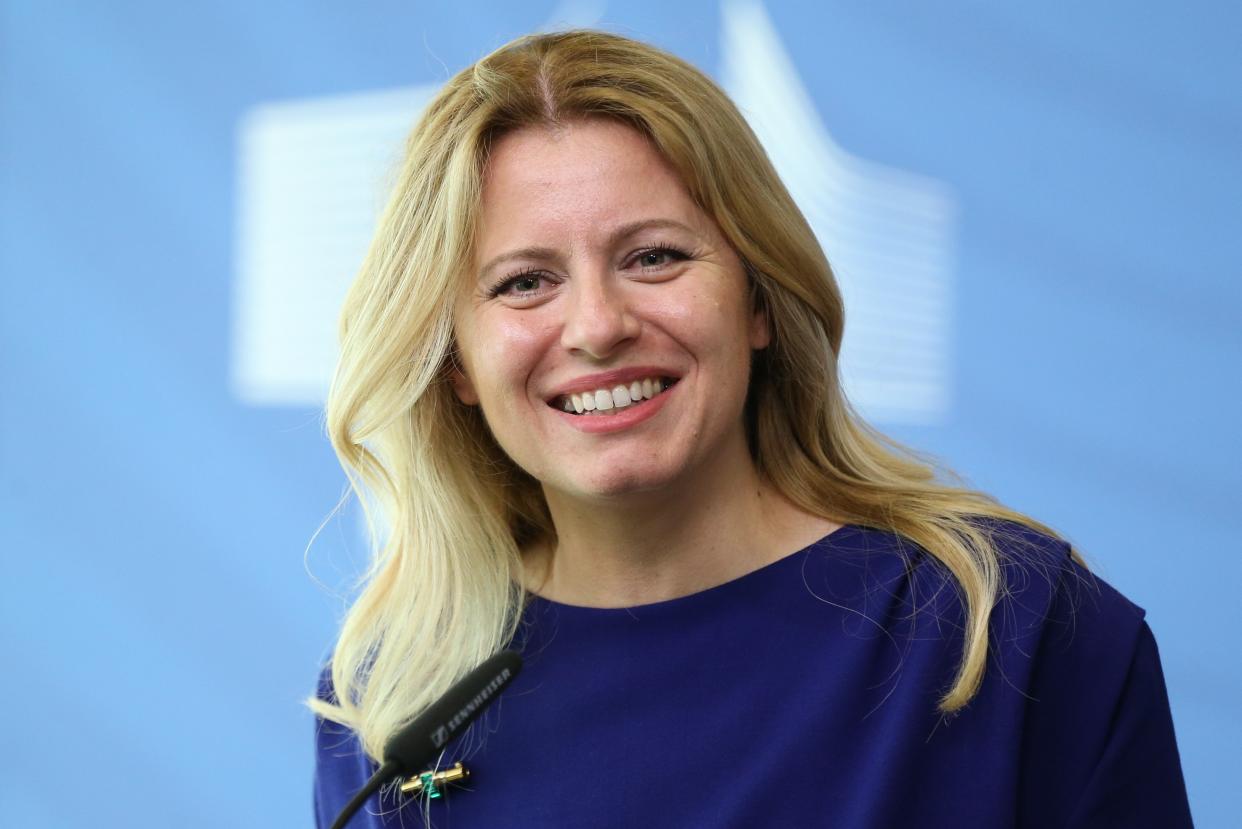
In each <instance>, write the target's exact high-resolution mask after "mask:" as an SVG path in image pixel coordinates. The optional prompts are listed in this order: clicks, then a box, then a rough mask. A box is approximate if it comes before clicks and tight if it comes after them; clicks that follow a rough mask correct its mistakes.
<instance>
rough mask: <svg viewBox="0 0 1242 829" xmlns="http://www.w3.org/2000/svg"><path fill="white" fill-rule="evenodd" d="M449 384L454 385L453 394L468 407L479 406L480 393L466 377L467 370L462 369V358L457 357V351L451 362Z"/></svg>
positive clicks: (454, 352)
mask: <svg viewBox="0 0 1242 829" xmlns="http://www.w3.org/2000/svg"><path fill="white" fill-rule="evenodd" d="M449 382H450V383H452V385H453V393H454V394H456V395H457V399H458V400H460V401H461V402H462V403H465V404H466V405H467V406H477V405H479V393H478V391H477V390H476V389H475V387H474V383H472V382H471V381H470V378H469V377H467V376H466V370H465V369H464V368H462V365H461V358H460V357H459V356H458V355H457V351H456V349H454V351H453V356H452V358H451V359H450V361H449Z"/></svg>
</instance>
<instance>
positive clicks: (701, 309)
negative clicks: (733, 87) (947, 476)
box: [312, 32, 1190, 827]
mask: <svg viewBox="0 0 1242 829" xmlns="http://www.w3.org/2000/svg"><path fill="white" fill-rule="evenodd" d="M843 317H844V314H843V308H842V304H841V297H840V294H839V292H838V290H837V288H836V285H835V283H834V281H833V278H832V272H831V270H830V269H829V266H828V263H827V261H826V260H825V258H824V255H823V253H822V251H821V250H820V248H819V246H818V244H817V242H816V239H815V237H814V235H813V234H812V232H811V229H810V228H809V226H808V225H807V224H806V222H805V221H804V219H803V218H802V216H801V214H800V213H799V211H798V209H797V207H796V206H795V205H794V203H793V202H792V201H791V199H790V197H789V195H788V193H787V192H786V191H785V189H784V187H783V186H782V185H781V183H780V181H779V179H778V177H777V175H776V173H775V172H774V170H773V169H772V167H771V165H770V163H769V162H768V160H767V158H766V156H765V155H764V153H763V151H762V149H761V148H760V146H759V144H758V143H757V142H756V140H755V138H754V136H753V135H752V134H751V132H750V130H749V129H748V128H747V126H746V124H745V122H744V121H743V119H742V118H741V116H740V115H739V114H738V112H737V111H736V109H735V108H734V107H733V106H732V104H731V103H730V102H729V101H728V99H727V98H726V97H725V96H724V94H723V93H722V92H721V91H720V90H719V89H718V88H717V87H716V86H715V85H714V84H712V82H711V81H710V80H708V79H707V78H706V77H704V76H703V75H702V74H701V73H699V72H698V71H697V70H695V69H693V68H692V67H690V66H689V65H687V64H685V63H684V62H682V61H680V60H678V59H677V58H675V57H672V56H670V55H668V54H665V53H663V52H661V51H658V50H656V49H653V48H651V47H649V46H646V45H643V44H639V43H635V42H633V41H630V40H626V39H624V38H620V37H616V36H613V35H608V34H602V33H598V32H568V33H561V34H554V35H544V36H538V37H531V38H525V39H521V40H519V41H516V42H514V43H512V44H509V45H507V46H505V47H503V48H501V49H500V50H498V51H497V52H495V53H493V54H492V55H489V56H488V57H486V58H484V59H483V60H481V61H479V62H478V63H477V64H475V65H474V66H472V67H470V68H469V69H467V70H465V71H463V72H461V73H460V74H458V75H457V76H456V77H454V78H453V79H452V80H451V81H450V82H449V83H448V85H447V86H446V88H445V89H444V90H443V91H442V92H441V93H440V95H439V96H438V97H437V98H436V99H435V100H434V101H433V102H432V103H431V105H430V106H429V108H428V111H427V113H426V114H425V115H424V117H423V119H422V120H421V122H420V123H419V125H418V126H417V127H416V128H415V130H414V132H413V134H412V136H411V138H410V141H409V145H408V148H407V154H406V159H405V164H404V168H403V170H402V173H401V177H400V180H399V183H398V186H397V188H396V193H395V195H394V197H393V200H392V202H391V204H390V205H389V207H388V210H387V212H386V213H385V215H384V218H383V220H382V222H381V226H380V229H379V232H378V235H377V237H376V240H375V242H374V244H373V246H372V249H371V252H370V255H369V257H368V259H367V262H366V264H365V265H364V267H363V269H362V272H361V274H360V275H359V277H358V279H357V281H356V283H355V284H354V286H353V288H352V290H351V292H350V294H349V297H348V299H347V301H346V306H345V310H344V314H343V319H342V346H343V347H342V354H341V361H340V366H339V368H338V372H337V375H336V381H335V383H334V385H333V389H332V394H331V397H330V400H329V405H328V420H329V430H330V433H331V436H332V440H333V444H334V446H335V448H336V450H337V452H338V453H339V455H340V457H341V460H342V463H343V465H344V467H345V468H346V470H347V471H348V472H349V473H350V474H351V477H352V479H353V480H354V483H355V486H356V488H357V489H358V491H359V493H360V494H361V495H364V496H365V497H364V503H368V504H370V513H371V517H372V519H373V520H372V528H373V530H374V536H375V537H376V539H377V544H376V553H375V557H374V563H373V565H372V567H371V569H370V571H369V572H368V573H367V578H366V581H365V588H364V589H363V591H362V592H361V594H360V596H359V597H358V599H357V601H356V603H355V604H354V606H353V608H352V609H351V610H350V612H349V614H348V616H347V617H346V619H345V623H344V626H343V630H342V632H341V636H340V640H339V642H338V644H337V647H336V650H335V652H334V654H333V659H332V664H331V667H330V669H329V670H328V671H326V672H325V675H324V677H323V681H322V682H321V687H320V693H319V695H318V698H317V699H316V700H315V701H313V703H312V704H313V707H314V709H315V711H316V712H317V713H318V714H319V715H320V717H321V720H320V728H319V734H318V741H319V742H318V746H319V754H318V766H317V778H316V801H317V813H318V816H319V820H320V822H321V824H323V825H327V823H328V822H330V821H331V819H332V817H333V816H334V815H335V814H336V813H337V812H338V811H339V809H340V808H341V806H342V805H343V804H344V803H345V801H346V800H348V798H349V797H350V796H351V795H352V794H353V792H354V791H356V790H357V789H359V788H361V787H362V785H363V783H364V782H365V781H366V779H367V778H368V777H369V776H370V774H371V772H372V771H373V770H374V768H375V759H376V758H378V757H379V756H380V755H381V753H382V746H383V744H384V742H385V740H386V739H387V737H388V736H389V735H390V734H392V733H393V732H394V731H395V730H396V729H397V728H398V727H399V726H400V725H401V724H403V723H404V722H406V721H408V720H410V719H411V718H412V717H414V716H415V715H416V714H418V713H419V712H420V711H421V710H422V709H424V708H425V707H426V706H427V705H428V704H430V703H431V702H432V701H434V700H435V699H436V698H437V697H438V696H439V695H440V694H442V693H443V692H444V691H445V689H446V688H448V687H449V685H451V684H452V683H453V682H454V681H455V680H456V679H457V678H459V677H460V676H461V675H462V674H463V673H465V672H466V671H467V670H469V669H470V668H471V667H473V666H474V665H476V664H478V663H479V662H481V661H483V660H484V659H485V658H486V657H488V656H489V655H491V654H492V653H494V652H495V651H497V650H499V649H501V648H503V647H506V646H509V645H512V646H513V647H516V648H518V649H519V650H521V651H522V652H523V653H524V655H525V659H526V667H525V669H524V672H523V674H522V675H521V676H520V677H519V679H518V680H517V681H516V682H515V683H514V685H513V686H512V687H511V688H510V689H509V690H508V691H506V692H505V694H504V695H503V696H502V698H501V700H500V702H499V704H498V705H497V706H496V707H494V708H493V709H492V710H491V711H489V712H488V714H487V715H486V717H485V719H484V721H483V722H482V723H481V724H478V725H476V726H475V727H474V728H473V730H472V731H471V732H470V733H469V734H468V735H467V737H466V739H464V740H462V741H460V742H459V743H458V744H456V745H454V746H452V747H451V748H450V749H449V750H448V751H447V752H446V753H445V755H444V757H442V758H441V762H440V766H441V767H444V766H447V765H449V764H451V763H453V762H454V761H457V760H462V761H464V762H465V763H466V764H467V765H468V766H470V768H471V770H472V776H471V777H470V779H469V781H467V785H466V786H463V787H461V788H459V789H456V790H452V791H450V792H448V793H446V794H445V795H444V796H443V797H441V798H438V799H435V800H432V799H430V798H429V797H426V796H423V797H406V796H404V795H400V794H398V793H396V792H393V791H389V792H387V793H386V794H385V795H384V796H383V797H381V798H380V801H379V805H378V807H376V806H375V805H374V801H373V808H372V809H371V814H368V815H365V816H359V817H358V818H356V819H355V823H354V824H352V825H370V826H381V825H393V826H398V825H418V824H419V821H425V822H427V823H430V824H433V825H436V826H445V827H448V826H632V825H636V824H640V823H641V824H645V825H656V826H765V825H792V826H805V825H826V826H898V825H918V826H949V825H953V826H963V825H965V826H1002V825H1020V826H1032V827H1036V826H1038V827H1047V826H1096V825H1101V826H1102V825H1127V826H1138V825H1160V826H1183V825H1189V822H1190V818H1189V811H1188V808H1187V806H1186V798H1185V792H1184V787H1183V784H1182V779H1181V771H1180V766H1179V764H1178V758H1177V751H1176V746H1175V743H1174V738H1173V731H1172V723H1171V719H1170V716H1169V709H1168V702H1167V698H1166V696H1165V692H1164V684H1163V679H1162V676H1161V673H1160V667H1159V659H1158V656H1157V653H1156V649H1155V643H1154V641H1153V639H1152V636H1151V632H1150V630H1149V629H1148V628H1147V626H1146V624H1145V623H1144V622H1143V620H1142V611H1141V610H1140V609H1138V608H1137V607H1135V606H1134V605H1132V604H1130V603H1129V602H1128V601H1127V600H1126V599H1124V598H1123V597H1121V596H1120V595H1119V594H1117V593H1116V592H1115V591H1114V590H1112V589H1111V588H1110V587H1108V586H1107V585H1105V584H1104V583H1102V582H1099V581H1098V580H1095V579H1093V578H1092V577H1091V576H1090V575H1089V574H1088V573H1087V572H1086V570H1085V569H1084V568H1083V567H1082V562H1081V559H1080V558H1079V557H1078V556H1077V554H1076V553H1073V552H1072V551H1071V549H1070V547H1069V545H1067V544H1066V543H1065V542H1063V541H1061V540H1059V539H1058V538H1057V537H1056V536H1055V534H1054V533H1053V532H1052V531H1051V530H1050V529H1049V528H1047V527H1045V526H1044V525H1042V524H1040V523H1038V522H1036V521H1034V520H1032V519H1030V518H1027V517H1026V516H1023V515H1021V514H1019V513H1016V512H1014V511H1012V510H1010V509H1007V508H1005V507H1003V506H1001V505H1000V504H998V503H996V502H995V501H994V500H993V499H991V498H989V497H988V496H986V495H983V494H981V493H978V492H974V491H971V490H969V489H965V488H963V487H961V486H956V485H952V484H948V483H945V482H942V481H940V480H938V479H937V478H936V477H935V475H934V470H933V468H932V467H931V466H930V464H929V463H928V462H926V461H925V460H923V459H921V458H919V457H918V456H916V455H914V454H913V453H911V452H909V451H907V450H905V449H903V448H901V447H900V446H898V445H896V444H895V443H893V442H892V441H890V440H888V439H887V438H885V437H883V436H882V435H880V434H878V433H876V432H875V431H873V430H871V429H870V428H868V427H867V426H866V425H865V424H864V423H863V422H862V421H861V420H860V419H859V418H858V417H857V415H856V414H854V412H853V411H852V410H851V409H850V407H849V405H848V403H847V402H846V400H845V398H844V396H843V394H842V391H841V388H840V385H839V382H838V373H837V355H838V354H839V352H840V345H841V338H842V332H843V322H844V319H843ZM380 527H382V528H383V529H382V530H381V529H380ZM367 821H369V823H368V822H367Z"/></svg>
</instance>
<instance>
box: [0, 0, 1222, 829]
mask: <svg viewBox="0 0 1242 829" xmlns="http://www.w3.org/2000/svg"><path fill="white" fill-rule="evenodd" d="M615 6H616V7H615V8H610V9H606V10H605V11H604V13H603V16H602V19H601V23H602V25H604V26H606V27H609V28H614V29H618V30H620V31H622V32H624V33H628V34H632V35H635V36H639V37H642V38H644V39H647V40H650V41H652V42H655V43H657V44H659V45H662V46H664V47H666V48H669V49H671V50H673V51H675V52H677V53H679V54H681V55H682V56H684V57H686V58H688V59H690V60H691V61H693V62H695V63H697V64H698V65H700V66H702V67H703V68H704V69H706V70H707V71H708V72H711V73H715V72H716V71H717V67H718V65H719V58H720V56H719V54H718V51H719V49H718V34H717V32H718V30H719V15H720V10H719V8H718V7H717V6H716V4H715V3H711V2H688V3H684V4H671V3H657V2H650V0H642V2H630V3H626V4H615ZM768 8H769V13H770V15H771V17H772V19H773V21H774V23H775V25H776V27H777V28H778V30H779V32H780V35H781V38H782V39H783V40H784V43H785V46H786V48H787V49H788V51H789V53H790V55H791V57H792V59H793V61H794V62H795V64H796V66H797V68H798V70H799V72H800V74H801V76H802V79H803V82H804V83H805V84H806V85H807V88H808V89H809V91H810V92H811V94H812V96H813V98H814V100H815V104H816V106H817V108H818V110H819V113H820V115H821V117H822V118H823V120H824V122H825V124H826V125H827V127H828V129H829V130H830V131H831V132H832V134H833V136H834V137H835V138H836V140H837V141H838V142H839V143H840V144H841V145H842V146H844V147H845V148H846V149H847V150H849V151H850V152H852V153H855V154H857V155H860V156H863V157H866V158H869V159H874V160H877V161H882V162H883V163H885V164H890V165H893V166H896V167H901V168H904V169H908V170H912V171H917V172H920V173H923V174H925V175H929V176H932V177H935V178H937V179H940V180H942V181H944V182H946V183H948V184H949V185H950V186H951V187H952V189H953V190H954V192H955V193H956V194H957V197H958V199H959V209H960V212H959V216H958V237H957V239H956V241H955V244H956V269H955V284H956V288H955V290H956V307H955V310H954V315H955V326H956V327H955V329H954V343H955V345H954V354H955V357H954V360H955V362H954V367H953V368H954V374H955V377H956V380H955V386H954V390H953V404H952V410H951V413H950V416H949V417H948V419H947V420H946V421H945V422H944V423H942V424H939V425H936V426H924V427H914V426H901V425H889V424H884V423H881V424H880V426H881V427H882V428H885V429H887V430H888V431H890V432H892V433H893V434H894V435H895V436H897V437H898V438H900V439H903V440H906V441H907V442H909V443H911V444H913V445H915V446H918V447H921V448H924V449H927V450H929V451H931V452H933V453H935V454H937V455H939V456H940V457H942V458H944V459H945V460H946V461H948V462H949V463H950V464H951V465H952V466H954V467H955V468H957V469H958V470H959V471H961V472H962V473H963V474H965V475H966V476H967V477H968V478H969V479H970V480H971V481H972V482H973V483H974V484H975V485H977V486H979V487H981V488H984V489H986V490H989V491H991V492H993V493H995V494H997V495H998V496H1000V497H1001V498H1002V499H1003V500H1005V501H1006V502H1008V503H1010V504H1011V505H1013V506H1015V507H1017V508H1019V509H1022V510H1025V511H1027V512H1030V513H1031V514H1034V515H1035V516H1037V517H1039V518H1041V519H1043V520H1045V521H1046V522H1048V523H1051V524H1052V525H1054V526H1056V527H1058V528H1059V529H1061V530H1063V531H1064V532H1065V533H1066V534H1067V535H1068V536H1069V537H1070V538H1071V540H1073V541H1075V542H1076V543H1077V544H1079V545H1080V546H1081V547H1082V548H1083V549H1084V550H1085V551H1086V552H1087V553H1088V555H1089V556H1090V557H1091V558H1092V559H1093V561H1094V563H1095V565H1096V568H1097V570H1098V572H1100V573H1101V574H1102V575H1103V576H1104V577H1105V578H1106V579H1108V580H1109V581H1110V582H1111V583H1112V584H1114V585H1115V586H1117V587H1118V588H1119V589H1121V590H1122V592H1124V593H1126V594H1127V595H1128V596H1129V597H1130V598H1131V599H1133V600H1134V601H1135V602H1137V603H1138V604H1140V605H1142V606H1143V607H1145V608H1146V609H1147V610H1148V614H1149V615H1148V618H1149V621H1150V623H1151V625H1152V627H1153V629H1154V630H1155V632H1156V636H1157V639H1158V641H1159V643H1160V646H1161V652H1162V655H1163V660H1164V665H1165V669H1166V674H1167V679H1168V686H1169V691H1170V694H1171V698H1172V703H1173V709H1174V718H1175V723H1176V727H1177V729H1178V734H1179V738H1180V743H1181V747H1182V757H1183V763H1184V767H1185V771H1186V776H1187V781H1188V785H1189V789H1190V794H1191V804H1192V807H1193V809H1194V812H1195V816H1196V818H1197V820H1198V823H1199V825H1201V826H1209V827H1210V826H1226V825H1230V820H1231V819H1230V816H1235V817H1236V815H1237V814H1238V813H1239V810H1240V809H1242V795H1239V793H1238V792H1239V788H1238V786H1237V780H1238V776H1237V763H1238V761H1239V756H1238V749H1237V746H1238V745H1239V744H1240V742H1242V739H1240V738H1242V716H1240V715H1242V706H1240V705H1239V700H1240V699H1242V665H1240V662H1239V653H1240V649H1239V647H1238V645H1237V635H1236V632H1235V631H1236V630H1237V613H1236V610H1235V608H1236V606H1237V602H1238V598H1237V597H1238V590H1239V587H1242V578H1240V577H1239V576H1240V571H1242V563H1240V561H1242V556H1240V555H1239V545H1238V542H1237V539H1238V537H1239V531H1240V530H1242V518H1240V517H1239V515H1240V512H1242V510H1240V509H1239V507H1242V499H1240V498H1239V493H1240V490H1242V486H1240V482H1242V481H1240V475H1239V471H1238V462H1239V455H1240V453H1239V451H1238V449H1239V440H1238V437H1237V431H1236V430H1237V424H1238V422H1239V419H1240V416H1242V406H1239V399H1240V394H1239V380H1238V377H1239V370H1238V366H1239V362H1240V361H1242V287H1240V285H1242V281H1240V279H1239V278H1240V277H1242V272H1240V271H1242V269H1240V268H1239V265H1240V264H1242V232H1240V230H1242V222H1240V221H1239V220H1240V219H1242V208H1240V207H1239V204H1240V202H1242V199H1240V197H1239V193H1242V152H1240V149H1239V148H1240V147H1242V105H1240V103H1239V93H1238V90H1239V88H1240V85H1242V57H1240V55H1242V50H1240V49H1239V48H1238V44H1239V42H1240V41H1242V37H1240V36H1242V11H1240V8H1242V7H1239V6H1238V5H1237V4H1235V3H1227V2H1198V3H1185V2H1180V3H1173V2H1145V3H1142V4H1132V3H1120V2H1117V3H1108V4H1104V3H1089V4H1076V5H1074V6H1070V5H1069V4H1064V5H1062V6H1061V7H1060V8H1058V9H1056V10H1053V9H1051V8H1049V7H1048V6H1047V5H1046V4H1021V5H1018V4H1006V5H1005V6H1002V5H1001V4H995V3H982V2H981V3H953V4H924V3H914V2H910V3H895V2H873V3H867V4H845V3H839V2H828V3H822V4H816V5H815V6H814V7H812V6H810V5H809V4H808V5H807V6H806V7H805V8H803V7H799V6H797V5H791V4H783V3H771V4H769V7H768ZM0 9H2V12H0V13H2V14H3V18H2V19H0V165H2V166H0V176H2V178H0V199H2V201H0V278H2V283H0V284H2V294H0V383H2V385H0V554H2V555H3V574H4V577H3V588H2V589H3V601H2V602H0V620H2V627H0V635H2V636H3V641H2V642H0V645H2V646H3V653H4V657H5V661H4V673H3V677H4V685H5V691H6V698H7V699H9V703H8V704H7V705H6V712H5V713H6V715H7V716H6V718H5V727H4V732H3V733H4V743H3V746H2V747H0V814H3V815H4V816H5V817H4V821H5V825H7V826H22V827H25V826H38V827H42V826H49V827H60V826H66V827H67V826H88V825H98V826H122V825H124V826H183V827H196V826H204V827H207V826H212V827H214V826H221V825H231V826H239V827H240V826H256V827H257V826H264V827H269V826H302V825H308V824H309V823H310V821H311V815H310V789H309V779H310V774H311V728H312V724H311V719H310V716H309V714H308V713H307V712H306V711H305V710H304V709H303V708H301V707H300V704H299V700H300V699H301V697H302V696H303V695H304V694H306V693H307V692H308V691H309V690H310V689H311V688H312V683H313V680H314V677H315V674H316V671H317V666H318V664H319V662H320V660H321V659H322V658H323V657H324V655H325V653H326V651H327V648H328V647H329V646H330V643H331V641H332V637H333V635H334V629H335V624H336V620H337V618H338V616H339V613H340V611H341V608H342V605H341V602H340V600H339V599H337V598H335V595H334V592H333V591H332V590H331V589H327V588H325V586H324V585H321V584H317V583H316V581H315V580H314V579H313V578H312V577H311V575H309V574H308V572H307V568H306V567H305V566H304V561H303V553H304V549H305V548H306V545H307V543H308V542H309V540H310V537H311V535H312V534H313V533H314V531H315V529H316V528H317V527H318V526H319V524H320V522H321V521H322V520H323V519H324V517H325V516H326V515H327V514H328V512H329V511H330V510H331V509H332V507H333V506H334V505H335V503H336V501H337V499H338V498H339V496H340V494H341V490H342V486H343V478H342V475H341V473H340V470H339V468H338V467H337V465H336V462H335V459H334V457H333V456H332V454H331V451H330V449H329V447H328V445H327V443H326V441H325V439H324V438H323V436H322V433H321V426H320V419H319V414H318V413H317V412H316V411H314V410H312V409H309V408H305V409H295V408H253V407H247V406H245V405H242V404H240V403H238V402H237V401H236V400H235V399H234V398H233V396H232V395H231V393H230V391H229V380H228V378H229V371H230V367H229V359H230V357H229V332H230V325H231V322H230V320H231V315H232V314H233V312H234V309H233V307H232V281H233V278H234V273H233V256H234V248H235V239H234V235H235V216H234V211H235V207H236V204H237V200H236V194H235V187H236V170H235V162H236V131H237V125H238V122H239V119H240V117H241V116H242V114H243V113H244V112H245V111H246V110H247V109H248V108H249V107H252V106H254V105H256V104H259V103H263V102H268V101H272V100H282V99H289V98H300V97H308V96H321V95H328V94H335V93H346V92H356V91H364V90H373V89H383V88H389V87H394V86H407V85H412V84H425V83H435V82H439V81H442V80H443V79H444V78H445V77H446V69H445V67H448V69H449V70H456V69H458V68H460V67H462V66H464V65H465V64H467V63H468V62H470V61H471V60H473V59H475V58H476V57H478V56H479V55H480V54H482V53H483V52H484V51H486V50H490V49H491V48H493V47H495V46H497V45H499V44H501V43H503V42H504V41H506V40H507V39H509V38H511V37H513V36H516V35H518V34H521V33H524V32H526V31H529V30H532V29H534V28H537V27H539V26H541V25H543V24H544V23H545V22H547V21H549V20H550V19H553V18H555V16H556V15H557V14H558V12H557V11H556V10H554V7H553V6H552V4H539V3H530V4H526V5H522V6H520V7H519V6H517V5H515V4H509V3H501V2H486V3H482V2H474V3H469V4H464V3H458V4H447V8H432V7H424V6H422V5H415V4H413V3H395V2H390V3H381V2H374V3H351V4H345V3H324V2H313V3H288V2H283V3H282V2H272V3H263V4H253V3H239V2H217V3H212V4H201V5H189V6H186V5H169V4H167V3H154V2H151V3H142V2H136V1H135V0H128V1H127V2H114V3H109V4H86V3H82V4H77V6H76V7H72V8H71V7H70V6H69V5H68V4H58V3H50V2H35V0H28V1H27V2H19V1H18V0H8V2H4V3H3V4H2V5H0ZM829 255H830V256H831V251H829ZM343 278H347V275H345V276H343ZM847 337H848V328H847ZM362 554H363V550H362V545H361V543H360V541H359V539H358V535H357V530H356V527H355V526H354V525H353V522H352V521H351V520H350V519H349V518H348V517H346V518H342V519H336V520H333V521H331V522H329V524H328V525H327V527H326V529H325V531H324V533H323V534H322V535H320V537H319V538H318V540H317V541H316V542H315V544H314V545H313V546H312V548H311V552H310V555H309V558H308V563H309V569H310V570H311V571H312V572H313V573H314V574H315V575H316V576H317V577H318V578H320V579H322V580H323V582H325V583H326V585H327V587H328V588H331V587H336V586H339V585H341V584H343V583H344V580H345V578H346V577H347V576H348V574H349V573H351V572H352V571H353V569H354V568H355V567H356V566H357V563H358V561H359V560H360V557H361V556H362Z"/></svg>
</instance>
